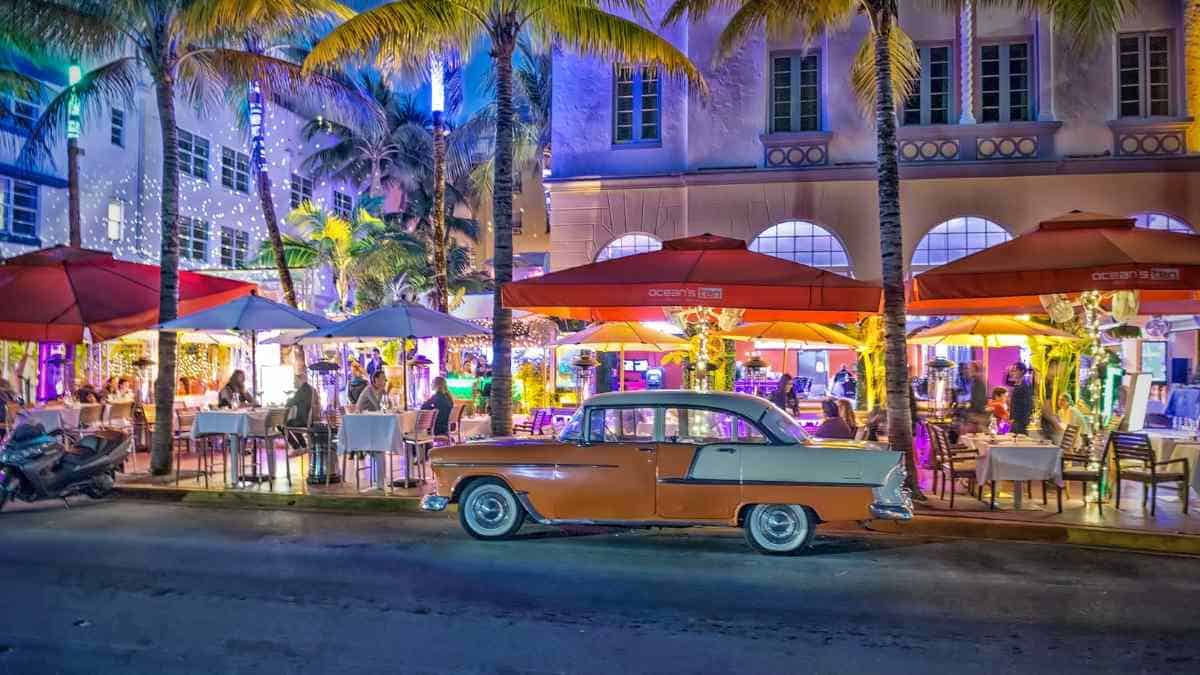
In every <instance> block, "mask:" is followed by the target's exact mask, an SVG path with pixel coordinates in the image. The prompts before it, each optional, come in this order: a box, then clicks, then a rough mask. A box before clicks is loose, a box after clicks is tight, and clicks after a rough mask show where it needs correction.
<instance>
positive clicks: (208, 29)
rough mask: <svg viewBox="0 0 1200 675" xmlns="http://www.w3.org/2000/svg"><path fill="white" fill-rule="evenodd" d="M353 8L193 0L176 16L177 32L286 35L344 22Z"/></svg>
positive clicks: (326, 0) (309, 1)
mask: <svg viewBox="0 0 1200 675" xmlns="http://www.w3.org/2000/svg"><path fill="white" fill-rule="evenodd" d="M352 16H354V10H352V9H350V8H349V7H347V6H345V5H343V4H342V3H340V2H336V1H335V0H196V1H194V2H190V3H187V4H186V5H185V6H184V7H183V10H182V11H181V12H180V13H179V15H178V16H177V17H176V22H177V25H176V29H177V30H178V31H179V34H180V35H184V36H187V37H189V38H192V39H200V40H204V39H206V38H209V37H211V36H213V35H217V34H222V33H223V34H233V35H236V34H239V33H246V32H253V33H256V34H259V35H286V34H289V33H291V32H294V31H297V30H300V29H302V28H304V27H306V26H310V25H313V24H328V23H334V22H340V21H345V20H347V19H349V18H350V17H352Z"/></svg>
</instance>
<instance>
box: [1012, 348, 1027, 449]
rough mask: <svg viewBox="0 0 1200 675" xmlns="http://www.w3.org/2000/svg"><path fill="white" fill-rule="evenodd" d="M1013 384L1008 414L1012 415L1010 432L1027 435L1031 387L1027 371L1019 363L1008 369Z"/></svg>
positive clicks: (1023, 365) (1022, 364)
mask: <svg viewBox="0 0 1200 675" xmlns="http://www.w3.org/2000/svg"><path fill="white" fill-rule="evenodd" d="M1010 373H1011V378H1012V382H1013V388H1012V401H1011V403H1010V404H1009V413H1010V414H1011V415H1012V432H1013V433H1014V434H1027V433H1028V432H1029V421H1030V418H1032V417H1033V385H1032V384H1031V383H1030V382H1029V377H1028V374H1029V369H1028V368H1026V367H1025V364H1024V363H1021V362H1020V361H1018V362H1016V363H1014V364H1013V365H1012V368H1011V369H1010Z"/></svg>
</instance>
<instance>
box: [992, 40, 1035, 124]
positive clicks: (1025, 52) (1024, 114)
mask: <svg viewBox="0 0 1200 675" xmlns="http://www.w3.org/2000/svg"><path fill="white" fill-rule="evenodd" d="M1031 72H1032V69H1031V68H1030V59H1029V43H1027V42H1008V43H1001V44H985V45H982V46H981V47H980V49H979V112H980V121H982V122H1028V121H1029V120H1031V119H1033V105H1032V101H1033V99H1032V97H1031V96H1030V73H1031Z"/></svg>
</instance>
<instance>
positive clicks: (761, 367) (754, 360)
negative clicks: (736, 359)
mask: <svg viewBox="0 0 1200 675" xmlns="http://www.w3.org/2000/svg"><path fill="white" fill-rule="evenodd" d="M742 367H743V368H745V369H746V373H747V374H749V376H750V393H752V394H754V395H755V396H758V376H759V375H760V374H761V373H762V372H763V371H765V370H766V369H767V362H766V361H764V360H763V358H762V356H759V354H758V352H751V353H750V358H748V359H746V361H745V362H744V363H742Z"/></svg>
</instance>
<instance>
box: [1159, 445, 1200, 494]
mask: <svg viewBox="0 0 1200 675" xmlns="http://www.w3.org/2000/svg"><path fill="white" fill-rule="evenodd" d="M1150 445H1151V447H1153V448H1154V455H1155V457H1157V458H1158V461H1160V462H1165V461H1167V460H1168V459H1184V458H1186V459H1187V461H1188V472H1190V473H1191V480H1190V482H1189V484H1190V485H1191V488H1192V492H1195V493H1196V494H1198V495H1200V441H1197V440H1194V439H1191V438H1187V437H1172V436H1160V435H1153V436H1150ZM1161 468H1162V470H1163V471H1178V470H1180V469H1182V468H1183V467H1182V466H1180V465H1178V464H1172V465H1171V466H1164V467H1161Z"/></svg>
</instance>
